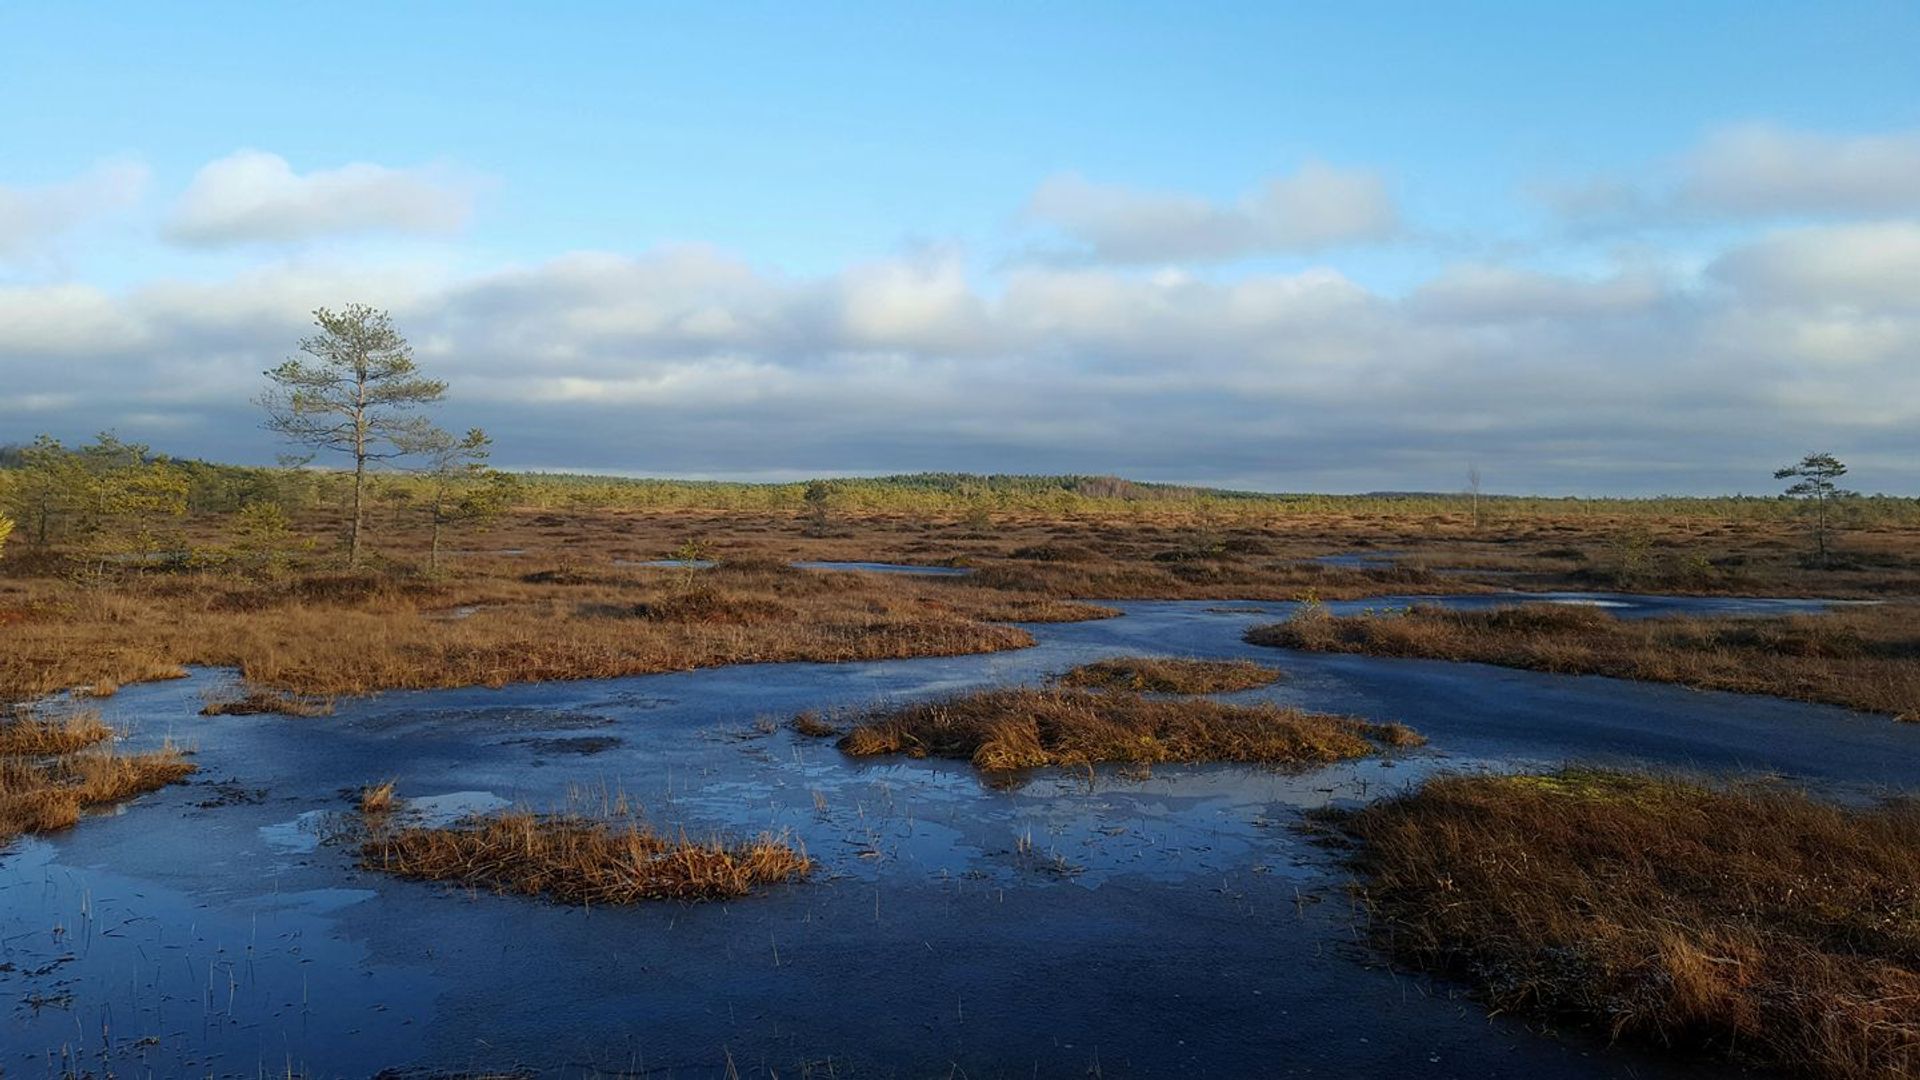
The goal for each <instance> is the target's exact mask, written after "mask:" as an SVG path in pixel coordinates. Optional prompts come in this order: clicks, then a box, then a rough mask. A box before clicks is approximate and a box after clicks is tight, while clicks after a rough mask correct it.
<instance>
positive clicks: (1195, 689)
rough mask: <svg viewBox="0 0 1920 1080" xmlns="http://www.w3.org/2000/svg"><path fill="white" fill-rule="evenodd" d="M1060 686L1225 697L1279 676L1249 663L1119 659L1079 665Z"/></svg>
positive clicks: (1142, 658) (1239, 661) (1270, 682)
mask: <svg viewBox="0 0 1920 1080" xmlns="http://www.w3.org/2000/svg"><path fill="white" fill-rule="evenodd" d="M1059 681H1060V685H1062V686H1077V687H1084V688H1087V689H1094V690H1135V691H1142V692H1146V693H1152V694H1225V693H1231V692H1232V691H1235V690H1252V689H1253V688H1255V687H1259V686H1271V685H1273V684H1274V683H1276V682H1279V681H1280V673H1279V672H1278V671H1275V670H1274V669H1273V668H1270V667H1264V666H1262V665H1260V664H1256V663H1254V662H1253V661H1251V660H1185V659H1177V658H1174V657H1165V656H1123V657H1119V658H1116V659H1113V660H1096V661H1094V662H1093V663H1091V664H1082V665H1080V666H1079V667H1077V668H1074V669H1073V670H1071V671H1069V672H1067V673H1066V674H1064V675H1062V676H1060V680H1059Z"/></svg>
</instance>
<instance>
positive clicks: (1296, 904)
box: [0, 595, 1920, 1077]
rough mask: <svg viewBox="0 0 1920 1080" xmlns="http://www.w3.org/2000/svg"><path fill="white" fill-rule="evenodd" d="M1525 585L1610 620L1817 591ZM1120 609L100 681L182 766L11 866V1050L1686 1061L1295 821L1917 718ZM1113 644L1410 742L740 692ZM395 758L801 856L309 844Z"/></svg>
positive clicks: (664, 1071) (218, 1068)
mask: <svg viewBox="0 0 1920 1080" xmlns="http://www.w3.org/2000/svg"><path fill="white" fill-rule="evenodd" d="M1500 599H1501V598H1497V597H1472V598H1462V599H1461V600H1459V601H1457V602H1459V603H1462V604H1472V605H1478V604H1485V603H1490V602H1496V601H1498V600H1500ZM1505 599H1507V600H1509V601H1510V600H1511V599H1512V598H1511V597H1508V598H1505ZM1545 599H1550V600H1551V599H1562V600H1569V601H1573V600H1578V601H1592V600H1601V601H1607V602H1609V603H1612V604H1616V605H1624V606H1618V607H1615V608H1614V609H1613V610H1616V611H1618V612H1620V613H1622V614H1625V615H1629V616H1637V615H1651V614H1659V613H1663V612H1670V611H1677V610H1686V611H1704V612H1712V613H1724V612H1753V611H1762V612H1787V611H1795V610H1807V609H1809V607H1811V606H1816V605H1809V604H1808V603H1807V602H1804V601H1773V602H1762V601H1742V600H1738V599H1728V598H1714V599H1704V600H1684V599H1675V598H1638V597H1628V596H1588V595H1583V596H1562V597H1547V598H1545ZM1393 603H1394V601H1390V600H1388V601H1383V600H1378V599H1376V600H1372V601H1362V602H1357V603H1354V604H1333V605H1329V606H1330V607H1331V608H1333V609H1334V610H1336V611H1342V610H1360V609H1363V608H1366V607H1376V608H1377V607H1383V606H1391V605H1392V604H1393ZM1115 606H1118V607H1120V608H1121V609H1122V610H1124V612H1125V613H1126V614H1125V616H1124V617H1123V618H1118V619H1111V620H1105V621H1100V622H1089V623H1074V624H1059V625H1041V626H1034V627H1031V628H1030V629H1031V630H1032V632H1033V633H1034V635H1035V637H1036V638H1037V639H1038V641H1039V644H1038V646H1036V647H1035V648H1032V649H1026V650H1022V651H1019V652H1009V653H998V654H991V655H985V656H969V657H954V658H937V659H916V660H905V661H890V662H882V663H865V664H845V665H813V664H790V665H758V666H740V667H732V668H721V669H713V670H706V671H699V672H689V673H682V674H671V675H656V676H645V677H636V678H627V679H617V680H608V681H601V682H580V683H565V684H545V685H525V686H515V687H509V688H506V689H503V690H480V689H474V690H458V691H434V692H409V693H392V694H385V695H381V696H378V697H375V698H369V699H363V700H355V701H343V702H341V703H340V706H339V709H338V712H337V713H336V715H335V716H333V717H331V718H327V719H323V720H312V719H294V718H285V717H276V716H231V717H211V718H203V717H199V716H197V715H195V714H196V713H197V711H198V709H199V707H200V705H201V703H202V699H201V695H202V693H203V692H204V691H206V690H207V689H208V688H209V687H210V686H212V685H214V684H216V683H218V682H220V681H222V680H225V679H228V678H230V676H229V675H227V674H226V673H222V672H213V671H202V672H196V673H195V675H194V677H193V678H192V679H190V680H186V681H181V682H175V683H164V684H154V685H147V686H140V687H133V688H129V689H127V690H125V691H123V692H122V693H121V694H120V695H118V696H117V697H115V698H113V699H110V700H109V701H107V702H105V703H104V704H105V705H106V711H107V715H108V718H109V719H111V720H113V721H114V722H116V723H118V724H121V725H124V726H126V727H128V728H130V729H131V730H132V731H133V733H134V735H133V739H134V741H135V742H138V743H142V744H144V743H155V742H158V741H160V740H161V739H165V738H172V739H173V740H175V741H176V742H179V743H182V744H185V745H187V746H190V747H192V748H194V749H195V750H196V752H197V757H196V760H197V761H198V763H199V764H200V767H201V772H200V773H199V775H198V776H197V777H195V779H194V782H192V783H189V784H186V785H183V786H179V787H175V788H171V789H168V790H166V791H163V792H160V793H157V794H155V795H152V796H148V797H146V798H143V799H140V800H137V801H136V802H134V803H132V804H129V805H127V806H125V807H123V808H122V809H121V810H120V811H119V812H118V813H117V814H115V815H113V816H109V817H101V818H96V819H90V820H88V821H86V822H84V823H83V824H82V825H81V826H80V827H79V828H77V829H74V830H72V831H70V832H67V833H64V834H61V835H58V836H54V837H51V838H44V839H28V840H24V841H21V842H18V843H16V844H15V845H14V846H13V847H12V848H11V849H10V850H9V851H8V852H7V853H6V854H4V855H0V1009H3V1010H4V1013H3V1014H0V1070H3V1071H4V1074H5V1075H7V1076H39V1075H61V1074H62V1073H63V1072H65V1071H68V1070H71V1071H73V1072H76V1073H78V1072H86V1071H89V1070H90V1071H92V1072H93V1073H95V1074H104V1073H106V1072H108V1071H112V1072H114V1073H116V1074H117V1075H120V1076H174V1075H196V1076H207V1075H211V1076H242V1075H245V1076H259V1075H275V1076H285V1075H287V1074H288V1072H289V1071H291V1072H293V1073H294V1074H296V1075H307V1076H316V1077H322V1076H328V1077H330V1076H369V1075H373V1074H375V1073H377V1072H379V1071H380V1070H382V1069H389V1068H397V1069H403V1070H414V1072H413V1073H411V1074H410V1075H422V1076H425V1075H435V1074H444V1073H457V1072H462V1071H479V1070H505V1069H512V1068H525V1069H530V1070H535V1071H538V1072H540V1073H541V1074H543V1075H553V1076H579V1075H615V1076H686V1077H706V1076H722V1075H726V1074H727V1070H728V1069H729V1068H730V1067H731V1068H734V1069H737V1070H738V1072H739V1073H740V1074H741V1075H756V1074H760V1075H766V1074H769V1073H771V1074H777V1075H779V1076H800V1075H816V1076H825V1075H834V1076H866V1075H877V1076H915V1077H917V1076H949V1075H951V1076H969V1077H989V1076H1009V1077H1011V1076H1022V1077H1026V1076H1035V1075H1038V1076H1086V1075H1102V1076H1168V1075H1207V1076H1294V1075H1297V1076H1329V1075H1331V1076H1372V1075H1386V1074H1390V1073H1399V1074H1403V1075H1416V1076H1423V1077H1424V1076H1440V1077H1445V1076H1459V1077H1469V1076H1471V1077H1487V1076H1496V1077H1498V1076H1511V1077H1523V1076H1524V1077H1593V1076H1621V1077H1625V1076H1637V1077H1653V1076H1680V1075H1690V1076H1691V1075H1701V1072H1700V1071H1699V1070H1698V1069H1697V1068H1687V1067H1683V1066H1679V1065H1668V1064H1662V1063H1659V1062H1654V1061H1650V1060H1648V1059H1646V1058H1644V1057H1641V1056H1639V1055H1636V1054H1634V1053H1631V1052H1629V1051H1626V1050H1622V1049H1619V1048H1607V1047H1605V1046H1603V1045H1601V1044H1599V1043H1597V1042H1595V1041H1593V1040H1591V1039H1589V1038H1586V1037H1582V1036H1579V1035H1577V1034H1563V1035H1559V1036H1554V1035H1547V1034H1542V1033H1539V1032H1536V1031H1533V1030H1529V1029H1528V1028H1526V1027H1524V1026H1522V1025H1520V1024H1518V1023H1514V1022H1511V1021H1508V1020H1503V1019H1493V1020H1490V1019H1489V1018H1488V1017H1487V1016H1486V1014H1485V1013H1484V1011H1483V1010H1481V1009H1480V1008H1479V1007H1478V1006H1476V1005H1475V1004H1473V1003H1472V1002H1471V1001H1468V1000H1465V999H1464V998H1462V997H1460V996H1459V994H1458V992H1457V990H1455V989H1454V988H1451V987H1449V986H1447V985H1446V984H1436V983H1433V982H1430V981H1428V980H1424V979H1419V978H1415V977H1410V976H1407V975H1404V974H1397V973H1395V972H1392V971H1390V970H1388V969H1387V968H1386V967H1384V966H1383V965H1382V964H1381V963H1380V962H1379V960H1378V958H1377V956H1376V955H1375V954H1374V953H1372V952H1371V951H1370V950H1369V949H1368V948H1367V947H1366V946H1365V944H1364V942H1363V940H1362V937H1361V929H1360V919H1359V916H1358V914H1357V912H1356V911H1354V909H1353V907H1352V905H1351V903H1350V902H1349V900H1348V899H1347V897H1346V894H1345V893H1344V891H1343V890H1342V888H1341V887H1340V883H1341V880H1342V879H1341V876H1340V873H1339V870H1338V867H1337V865H1335V864H1334V862H1333V861H1332V856H1330V855H1329V853H1328V852H1326V851H1325V850H1323V849H1321V848H1319V847H1317V846H1315V845H1314V844H1312V843H1311V842H1309V841H1308V840H1307V839H1306V838H1305V837H1303V836H1302V835H1300V834H1299V833H1298V832H1296V831H1295V830H1294V828H1293V826H1294V824H1295V822H1296V821H1297V815H1298V813H1299V811H1300V810H1301V809H1303V808H1310V807H1317V806H1324V805H1328V804H1330V803H1346V802H1353V801H1357V800H1361V799H1365V798H1368V797H1373V796H1377V795H1378V794H1380V793H1382V792H1390V791H1394V790H1398V789H1400V788H1401V787H1403V786H1405V785H1407V784H1408V783H1410V782H1412V781H1414V780H1416V779H1417V778H1418V777H1420V776H1422V775H1425V774H1427V773H1429V772H1431V771H1433V770H1435V769H1442V768H1447V769H1463V768H1464V769H1473V768H1509V767H1526V766H1535V765H1546V766H1551V765H1557V764H1560V763H1562V762H1564V761H1569V760H1578V761H1604V762H1657V763H1661V764H1667V765H1679V766H1685V767H1694V768H1703V769H1712V770H1728V769H1734V770H1750V771H1760V772H1778V773H1783V774H1787V775H1790V776H1793V777H1797V778H1802V779H1804V780H1806V781H1807V782H1809V783H1812V784H1815V785H1817V786H1819V787H1820V788H1822V789H1823V790H1825V791H1828V792H1830V793H1833V794H1835V795H1838V796H1840V797H1844V798H1864V797H1869V796H1872V795H1874V794H1878V793H1883V792H1885V791H1889V790H1910V789H1913V788H1914V787H1916V786H1920V752H1917V751H1920V725H1903V724H1898V723H1895V722H1893V721H1890V720H1888V719H1886V718H1884V717H1874V716H1863V715H1859V714H1854V713H1849V712H1847V711H1845V710H1840V709H1834V708H1828V707H1822V706H1815V705H1805V704H1799V703H1793V702H1785V701H1777V700H1772V699H1764V698H1750V697H1740V696H1735V695H1728V694H1717V693H1708V692H1699V691H1693V690H1687V689H1683V688H1679V687H1673V686H1657V685H1646V684H1635V683H1625V682H1620V681H1616V680H1609V679H1604V678H1598V677H1565V676H1552V675H1544V674H1538V673H1532V672H1523V671H1509V670H1504V669H1499V668H1490V667H1482V666H1478V665H1464V664H1446V663H1439V662H1431V661H1417V660H1391V659H1376V658H1369V657H1361V656H1329V655H1312V654H1295V653H1288V652H1282V651H1278V650H1271V649H1263V648H1259V647H1256V646H1252V645H1247V644H1245V643H1244V642H1242V641H1241V640H1240V635H1241V633H1242V631H1244V630H1245V628H1246V627H1247V626H1249V625H1253V624H1256V623H1259V622H1265V621H1271V620H1272V619H1274V618H1277V617H1281V616H1283V615H1284V614H1285V613H1286V612H1287V611H1288V610H1289V605H1286V604H1271V603H1254V604H1242V603H1222V602H1217V601H1215V602H1127V603H1120V604H1117V605H1115ZM1137 653H1155V654H1164V655H1177V656H1199V657H1252V658H1256V659H1261V660H1264V661H1266V662H1269V663H1273V664H1276V665H1277V666H1279V667H1281V668H1283V669H1284V670H1285V671H1286V672H1287V674H1288V678H1287V679H1285V680H1283V681H1282V682H1281V683H1279V684H1277V685H1275V686H1273V687H1269V688H1263V689H1260V690H1254V691H1247V692H1245V693H1242V694H1237V695H1230V697H1232V698H1235V699H1243V700H1260V699H1272V700H1277V701H1281V702H1284V703H1288V704H1297V705H1301V706H1303V707H1306V708H1311V709H1322V710H1329V711H1338V712H1348V713H1358V714H1362V715H1365V716H1368V717H1371V718H1375V719H1380V720H1399V721H1404V722H1406V723H1409V724H1411V725H1413V726H1414V727H1416V728H1418V729H1419V730H1420V731H1422V732H1423V733H1425V734H1426V735H1427V736H1428V737H1429V738H1430V739H1431V744H1430V746H1429V747H1427V748H1426V749H1424V750H1422V751H1418V752H1414V753H1410V754H1401V755H1398V756H1395V757H1391V758H1386V759H1377V760H1369V761H1361V762H1355V763H1349V764H1344V765H1340V766H1336V767H1333V768H1329V769H1322V770H1317V771H1312V772H1307V773H1300V774H1287V773H1279V772H1274V771H1271V770H1265V769H1248V768H1244V767H1232V766H1189V767H1161V768H1157V769H1154V770H1153V771H1152V772H1151V773H1150V774H1136V773H1129V772H1125V771H1121V770H1095V771H1093V772H1079V773H1065V772H1043V773H1038V774H1034V775H1032V776H1030V777H1027V778H1025V782H1024V783H1023V784H1019V785H1015V786H1011V787H1006V786H996V785H993V784H989V783H986V782H983V780H982V778H981V777H980V776H978V775H977V774H975V773H974V772H973V770H972V769H971V768H970V767H968V766H966V765H965V764H964V763H955V762H931V761H908V760H882V761H873V760H864V761H854V760H851V759H847V758H845V757H843V756H842V755H841V754H840V753H839V752H838V751H837V750H835V749H834V748H833V746H832V743H831V741H830V740H815V739H807V738H804V737H801V736H798V735H796V734H794V733H793V732H791V731H789V730H788V729H787V728H785V727H784V726H780V725H779V724H777V723H767V722H761V721H765V720H771V721H783V720H784V719H785V718H786V717H788V716H790V715H792V714H793V713H795V712H797V711H800V710H802V709H809V708H812V709H822V710H826V711H828V712H829V713H831V711H832V710H835V709H844V708H855V707H860V706H864V705H869V704H873V703H875V702H878V701H883V700H900V699H905V698H910V697H919V696H930V695H939V694H945V693H951V692H956V691H961V690H965V689H971V688H974V687H978V686H981V685H989V684H997V683H1030V682H1037V681H1040V680H1042V679H1044V678H1046V677H1047V676H1048V675H1049V674H1052V673H1055V672H1059V671H1063V670H1065V669H1066V668H1068V667H1071V666H1073V665H1075V664H1078V663H1082V662H1085V661H1088V660H1091V659H1097V658H1100V657H1103V656H1113V655H1123V654H1137ZM387 778H397V780H398V793H399V794H400V795H401V796H403V797H405V798H408V799H410V800H412V801H413V804H414V806H415V807H416V808H417V809H420V810H422V811H423V812H425V813H427V814H428V815H430V816H432V817H436V818H442V819H453V818H456V817H458V816H460V815H461V814H465V813H472V812H478V811H485V810H488V809H493V808H497V807H500V806H506V805H512V804H524V805H528V806H531V807H533V808H535V809H549V808H558V807H561V806H563V805H565V804H566V803H567V802H568V800H569V799H570V798H581V797H584V798H586V799H588V800H598V799H601V798H604V797H607V796H608V795H609V794H610V793H617V794H622V795H625V796H626V797H628V798H629V799H630V800H633V801H635V802H638V803H639V804H641V805H642V806H644V808H645V810H646V812H647V814H648V816H649V817H650V818H651V819H652V820H653V821H655V822H658V823H661V824H665V825H670V826H674V827H684V828H685V829H687V830H688V831H689V832H690V833H694V834H705V833H709V832H715V831H725V832H728V833H733V834H742V833H757V832H760V831H773V832H787V833H790V834H791V835H793V836H794V837H795V838H797V839H798V840H799V841H801V842H802V843H803V844H804V845H805V847H806V848H807V851H808V852H809V854H811V855H812V856H813V857H814V858H815V859H817V860H818V861H819V863H820V864H821V870H820V872H819V874H818V875H817V877H816V878H815V879H814V880H812V881H810V882H806V883H803V884H799V885H795V886H791V887H784V888H780V889H776V890H773V891H771V892H769V893H767V894H764V895H762V896H758V897H754V898H751V899H748V900H743V901H737V902H730V903H725V904H709V905H696V906H684V905H678V904H659V905H650V906H640V907H633V908H621V909H612V908H607V909H591V910H587V909H579V908H567V907H559V906H554V905H549V904H544V903H539V902H532V901H528V900H526V899H523V898H514V897H499V896H494V895H491V894H485V893H471V892H468V891H463V890H459V889H452V888H448V887H444V886H436V885H429V884H420V883H413V882H406V881H399V880H393V879H389V878H385V877H383V876H381V875H378V874H374V873H369V872H366V871H362V870H360V869H358V868H357V867H356V866H355V858H354V853H353V851H352V850H351V847H350V845H347V844H343V843H340V842H338V839H337V837H335V835H334V834H335V832H336V830H337V828H338V824H339V818H340V817H341V816H342V815H344V814H345V813H346V812H347V811H349V810H350V808H351V795H352V793H353V792H355V791H356V790H357V789H358V788H359V786H360V785H362V784H365V783H368V782H376V781H379V780H383V779H387ZM829 1069H830V1070H831V1071H829Z"/></svg>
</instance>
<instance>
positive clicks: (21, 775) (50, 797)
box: [0, 713, 194, 843]
mask: <svg viewBox="0 0 1920 1080" xmlns="http://www.w3.org/2000/svg"><path fill="white" fill-rule="evenodd" d="M111 735H112V730H111V729H109V728H108V727H106V725H104V724H102V723H101V722H100V719H99V717H98V716H96V715H94V714H92V713H76V714H72V715H69V716H65V717H57V718H39V717H34V716H28V715H17V716H15V717H14V718H13V719H11V720H9V721H8V722H7V723H6V724H5V725H4V726H0V843H5V842H7V841H9V840H11V839H13V838H14V837H15V836H18V835H20V834H21V833H40V832H54V831H57V830H60V829H65V828H70V827H71V826H73V825H74V824H75V823H76V822H78V821H79V820H80V815H81V813H82V812H83V811H85V810H87V809H88V808H90V807H94V806H100V805H104V804H106V803H112V802H118V801H120V800H121V799H127V798H131V797H133V796H135V795H140V794H144V793H146V792H149V791H155V790H157V789H159V788H162V787H165V786H167V785H168V784H171V783H174V782H176V781H178V780H180V779H182V778H183V777H185V776H186V775H187V774H188V773H191V772H192V771H193V769H194V767H193V765H192V764H190V763H188V762H186V761H184V760H182V759H181V756H180V754H179V752H178V751H176V750H174V749H172V748H171V747H169V748H167V749H164V750H159V751H154V752H152V753H145V754H121V753H118V752H116V751H114V750H113V749H112V748H111V747H99V746H96V744H98V743H101V742H104V741H105V740H106V739H108V738H109V737H111Z"/></svg>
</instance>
